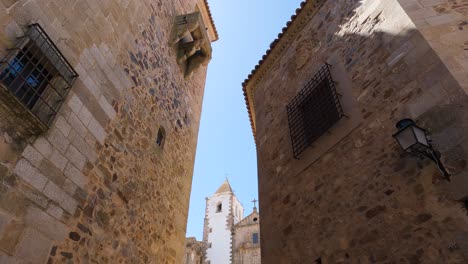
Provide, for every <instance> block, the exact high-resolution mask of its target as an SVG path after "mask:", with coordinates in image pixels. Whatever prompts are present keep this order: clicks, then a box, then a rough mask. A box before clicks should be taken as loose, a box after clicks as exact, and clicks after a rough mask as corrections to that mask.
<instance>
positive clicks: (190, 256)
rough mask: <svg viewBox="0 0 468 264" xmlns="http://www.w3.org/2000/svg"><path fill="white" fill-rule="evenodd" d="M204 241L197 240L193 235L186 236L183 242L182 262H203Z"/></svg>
mask: <svg viewBox="0 0 468 264" xmlns="http://www.w3.org/2000/svg"><path fill="white" fill-rule="evenodd" d="M205 250H206V248H205V243H203V242H201V241H197V239H196V238H195V237H188V238H187V240H186V243H185V255H184V261H182V264H203V263H204V260H203V256H204V254H205Z"/></svg>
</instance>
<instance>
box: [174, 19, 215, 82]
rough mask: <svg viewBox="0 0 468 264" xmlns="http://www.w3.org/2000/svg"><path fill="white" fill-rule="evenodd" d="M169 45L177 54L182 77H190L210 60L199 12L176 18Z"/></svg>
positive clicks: (205, 32)
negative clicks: (173, 47) (182, 73)
mask: <svg viewBox="0 0 468 264" xmlns="http://www.w3.org/2000/svg"><path fill="white" fill-rule="evenodd" d="M173 35H174V37H173V40H172V41H171V44H172V45H173V46H175V48H176V52H177V63H178V64H179V65H180V66H181V69H182V71H183V72H184V76H185V77H186V78H188V77H190V76H191V75H192V73H193V72H195V71H196V70H197V69H198V68H200V67H201V66H206V65H208V63H209V62H210V60H211V55H212V48H211V41H210V39H209V36H208V32H207V28H206V26H205V23H204V21H203V17H202V15H201V13H200V12H199V11H196V12H193V13H189V14H184V15H180V16H177V17H176V19H175V25H174V34H173Z"/></svg>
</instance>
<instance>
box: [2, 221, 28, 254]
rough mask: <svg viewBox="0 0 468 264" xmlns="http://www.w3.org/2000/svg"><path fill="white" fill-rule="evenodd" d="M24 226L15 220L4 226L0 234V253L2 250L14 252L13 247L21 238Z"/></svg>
mask: <svg viewBox="0 0 468 264" xmlns="http://www.w3.org/2000/svg"><path fill="white" fill-rule="evenodd" d="M24 228H25V226H24V224H23V223H21V222H19V221H17V220H12V221H10V223H9V224H8V226H7V227H6V228H5V232H3V234H2V236H0V254H1V253H3V252H5V253H7V254H10V255H13V254H14V251H15V247H16V245H17V244H18V242H19V240H20V238H21V234H22V233H23V231H24Z"/></svg>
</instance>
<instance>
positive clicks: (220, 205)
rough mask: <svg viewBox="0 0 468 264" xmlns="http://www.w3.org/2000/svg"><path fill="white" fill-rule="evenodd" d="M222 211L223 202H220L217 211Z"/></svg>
mask: <svg viewBox="0 0 468 264" xmlns="http://www.w3.org/2000/svg"><path fill="white" fill-rule="evenodd" d="M222 211H223V204H222V203H219V204H218V205H216V212H217V213H221V212H222Z"/></svg>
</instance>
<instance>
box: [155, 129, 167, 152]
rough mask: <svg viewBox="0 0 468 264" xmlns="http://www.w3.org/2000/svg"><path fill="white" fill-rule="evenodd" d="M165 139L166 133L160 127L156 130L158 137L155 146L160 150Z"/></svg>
mask: <svg viewBox="0 0 468 264" xmlns="http://www.w3.org/2000/svg"><path fill="white" fill-rule="evenodd" d="M165 139H166V131H165V130H164V128H163V127H160V128H159V129H158V135H157V136H156V145H158V147H160V148H162V147H163V146H164V141H165Z"/></svg>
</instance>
